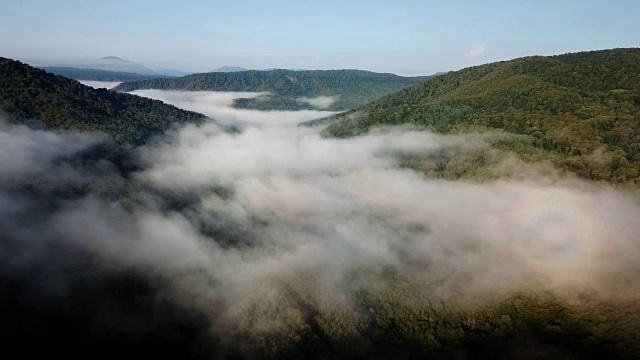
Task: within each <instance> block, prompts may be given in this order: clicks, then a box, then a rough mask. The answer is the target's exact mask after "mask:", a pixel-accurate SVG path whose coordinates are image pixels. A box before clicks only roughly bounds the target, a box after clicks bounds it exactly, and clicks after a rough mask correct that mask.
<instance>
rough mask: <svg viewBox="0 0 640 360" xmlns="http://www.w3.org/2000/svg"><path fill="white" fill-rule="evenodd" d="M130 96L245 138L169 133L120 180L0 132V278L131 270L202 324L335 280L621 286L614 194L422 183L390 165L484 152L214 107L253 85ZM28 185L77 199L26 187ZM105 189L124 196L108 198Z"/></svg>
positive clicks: (446, 285)
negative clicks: (335, 133) (207, 119)
mask: <svg viewBox="0 0 640 360" xmlns="http://www.w3.org/2000/svg"><path fill="white" fill-rule="evenodd" d="M134 93H135V94H138V95H142V96H149V97H153V98H156V99H162V100H164V101H166V102H168V103H170V104H174V105H176V106H178V107H181V108H184V109H188V110H195V111H199V112H202V113H205V114H206V115H208V116H211V117H212V118H215V119H218V120H222V121H225V122H234V123H241V124H243V125H244V128H243V131H242V132H241V133H236V134H231V133H226V132H224V131H222V130H221V129H220V128H218V127H217V126H216V125H215V124H214V123H207V124H204V125H202V126H186V127H184V128H182V129H180V130H178V131H175V132H173V133H170V134H168V135H167V136H166V137H164V138H162V139H156V141H154V142H153V143H151V144H150V145H147V146H144V147H142V148H140V149H138V150H136V151H135V153H136V154H137V156H139V159H138V161H139V162H140V164H141V166H140V168H139V169H138V170H137V171H134V172H133V173H131V174H128V175H126V176H125V175H122V174H121V173H119V172H117V171H114V170H113V169H112V167H110V166H109V165H108V164H107V163H103V162H101V163H99V164H97V165H95V166H91V167H89V166H87V165H83V164H82V163H78V162H75V163H74V162H71V161H66V160H65V159H66V158H68V157H69V156H70V154H74V153H77V152H78V151H79V149H83V148H87V147H89V146H90V145H91V144H92V143H95V142H97V141H100V139H96V138H93V137H92V136H89V135H76V134H73V133H66V132H46V131H43V130H32V129H28V128H26V127H23V126H13V125H7V124H3V125H2V127H0V130H1V132H0V183H2V185H0V189H1V191H0V203H1V204H2V207H1V209H0V215H1V220H0V228H2V229H3V233H4V235H3V238H4V239H5V240H4V241H5V244H10V245H6V246H4V247H2V253H1V254H0V264H2V265H0V266H1V267H2V271H3V273H5V274H8V273H10V274H12V275H11V276H12V277H13V278H15V279H21V278H25V279H33V278H34V277H37V278H38V279H41V281H40V280H39V282H38V283H37V284H35V283H31V285H30V286H33V287H38V286H42V284H43V283H45V284H47V285H46V286H47V287H46V288H47V289H49V290H47V291H53V292H55V293H56V294H57V293H59V292H62V293H64V292H65V291H67V290H66V289H69V288H70V285H69V282H70V281H72V279H71V278H72V276H71V275H69V274H68V273H67V272H66V271H67V270H65V269H69V268H74V266H75V268H80V269H83V271H84V272H85V274H91V272H95V273H100V274H104V273H105V272H106V273H108V272H110V271H111V272H118V271H124V270H130V271H134V272H136V273H138V274H141V276H144V277H148V278H149V279H154V281H155V282H154V283H159V284H160V285H158V286H159V287H160V289H161V294H162V297H163V298H168V299H171V301H173V302H177V303H179V304H181V305H183V306H185V307H187V308H193V309H197V310H198V311H202V312H203V313H205V314H207V316H208V317H209V320H210V321H211V322H212V323H213V324H215V326H218V327H219V326H228V327H233V326H234V324H235V325H237V323H238V322H239V321H241V320H240V319H244V317H245V316H247V314H249V313H250V312H251V311H254V310H255V309H256V308H258V309H260V308H262V309H264V308H266V307H269V306H271V305H269V304H271V303H273V302H277V301H281V300H278V299H282V294H283V293H286V292H289V291H291V290H290V286H291V284H298V285H299V286H298V285H296V286H298V287H296V290H295V291H297V292H299V293H300V296H301V297H302V298H303V299H314V298H316V299H322V300H318V301H320V302H323V301H326V302H329V303H332V302H333V303H339V304H349V303H350V299H351V298H352V295H353V289H352V288H351V287H350V286H351V285H348V283H349V281H351V280H349V281H348V279H353V276H354V274H364V275H362V276H363V279H365V280H362V281H363V282H362V283H359V284H358V285H357V286H358V287H360V288H365V289H366V288H371V289H373V288H376V287H379V286H382V285H381V283H378V282H377V281H378V280H377V279H378V277H377V274H382V273H383V272H385V271H388V270H389V269H392V270H393V271H394V272H395V273H397V274H399V275H398V276H400V277H402V278H403V279H405V280H406V281H409V282H412V283H415V284H416V286H418V287H421V288H423V289H428V290H429V292H430V293H431V294H433V296H442V297H447V296H450V295H455V296H462V297H465V296H468V297H473V296H474V295H475V294H492V293H503V292H506V291H511V290H521V289H544V290H549V291H553V292H557V293H558V294H569V293H572V292H589V293H595V294H612V293H613V292H614V291H615V292H616V294H623V293H625V292H626V293H628V294H631V292H634V291H636V290H637V285H638V276H639V275H638V274H640V263H639V262H638V258H639V257H638V256H639V255H640V246H639V245H640V242H639V236H640V235H639V234H640V222H639V221H638V219H639V218H640V206H639V203H638V199H637V197H636V196H635V195H634V194H631V193H629V192H626V191H622V190H616V189H614V188H611V187H609V186H605V185H592V184H589V183H587V182H584V181H580V180H575V179H564V180H563V179H559V180H558V179H556V180H554V181H552V182H549V181H545V179H543V178H540V181H537V180H536V178H535V177H534V178H531V179H530V180H527V181H515V180H503V181H495V182H489V183H473V182H450V181H442V180H436V179H430V178H426V177H425V176H424V174H422V173H420V172H416V171H413V170H408V169H403V168H400V167H399V166H398V161H397V159H396V157H397V155H399V154H412V153H428V152H434V151H448V150H453V149H459V148H474V149H480V150H482V149H486V148H487V145H486V144H485V143H483V141H482V138H481V137H479V136H471V135H469V136H442V135H434V134H431V133H428V132H421V131H414V130H410V129H391V130H384V131H378V132H375V133H374V134H371V135H368V136H363V137H357V138H353V139H341V140H339V139H328V138H322V137H321V136H320V135H319V134H318V133H319V129H317V128H308V127H299V126H297V124H298V123H299V122H301V121H305V120H310V119H313V118H316V117H321V116H324V115H327V114H330V113H326V112H320V111H298V112H275V111H274V112H261V111H253V110H237V109H233V108H231V107H230V105H231V103H232V101H233V99H234V98H235V97H238V96H241V97H249V96H257V94H255V93H254V94H229V93H211V92H175V91H159V90H143V91H136V92H134ZM16 156H19V161H18V160H17V159H16ZM17 163H19V165H17ZM49 178H51V179H53V180H47V179H49ZM38 181H41V182H46V183H47V184H50V183H52V185H47V186H49V187H52V188H55V184H57V183H61V182H69V183H72V184H76V185H73V186H77V187H78V188H80V189H86V187H87V186H88V187H89V188H90V189H91V191H89V192H88V193H87V194H86V195H82V196H76V197H73V198H59V197H57V196H58V195H57V193H55V192H47V191H46V190H43V191H40V192H39V191H31V190H29V191H28V190H25V189H32V188H33V186H40V185H42V183H41V182H38ZM34 182H35V183H36V185H33V184H34ZM78 184H79V185H78ZM92 184H96V185H92ZM32 185H33V186H32ZM30 186H31V187H30ZM42 186H44V185H42ZM82 186H84V187H82ZM46 188H47V187H45V189H46ZM105 188H106V189H116V188H117V189H123V188H124V189H127V190H126V191H124V195H122V196H121V199H120V200H115V199H113V198H111V197H105V196H102V195H101V194H103V193H105V191H106V190H104V189H105ZM109 191H111V190H109ZM106 192H108V191H106ZM167 199H169V200H167ZM168 204H169V205H168ZM51 249H53V250H51ZM72 264H75V265H72ZM34 274H35V275H34ZM85 276H89V275H85ZM157 279H160V280H157ZM301 279H305V280H304V282H306V283H305V284H303V285H300V284H301V281H302V280H301ZM25 281H26V280H25ZM30 281H31V280H30ZM150 281H151V280H150ZM380 281H382V280H380ZM287 284H288V285H287ZM51 289H54V290H51ZM345 306H348V305H345ZM252 309H254V310H252ZM292 311H293V310H292ZM296 314H297V313H296V312H295V311H293V312H290V313H289V315H288V316H289V317H292V318H295V317H296V316H298V317H300V316H302V315H301V314H297V315H296ZM272 320H273V321H274V322H275V321H276V320H275V319H272ZM263 325H264V324H263ZM265 326H266V325H265ZM283 327H285V326H284V325H282V326H276V325H275V324H271V325H269V326H268V328H269V329H276V328H277V329H282V328H283ZM263 330H264V328H262V329H261V331H263ZM256 331H258V330H256Z"/></svg>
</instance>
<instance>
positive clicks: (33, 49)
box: [0, 0, 640, 75]
mask: <svg viewBox="0 0 640 360" xmlns="http://www.w3.org/2000/svg"><path fill="white" fill-rule="evenodd" d="M638 13H640V3H638V2H636V1H633V0H619V1H610V2H601V1H593V0H587V1H575V0H568V1H536V2H527V3H520V2H519V3H513V2H510V1H504V0H492V1H487V2H483V3H482V4H480V3H478V2H472V1H462V0H456V1H446V2H445V1H429V2H426V1H413V0H412V1H403V2H401V3H400V2H396V1H361V0H359V1H351V2H339V1H323V2H313V3H307V2H296V1H290V0H286V1H277V2H261V1H235V2H231V3H229V2H210V1H203V0H194V1H190V2H188V3H186V4H185V3H178V2H175V1H168V0H162V1H155V2H153V3H148V2H143V1H121V0H116V1H111V2H108V3H105V2H100V1H95V0H90V1H74V0H69V1H59V2H41V1H35V0H23V1H20V2H16V1H0V33H2V34H3V35H4V36H2V37H0V55H2V56H6V57H11V58H15V59H19V60H23V61H29V60H60V59H74V58H78V59H80V58H81V59H90V58H93V59H95V58H99V57H104V56H118V57H121V58H123V59H127V60H132V61H135V62H138V63H141V64H144V65H145V66H149V67H152V68H154V69H156V70H158V69H167V68H176V69H180V70H184V71H195V72H204V71H210V70H212V69H215V68H218V67H220V66H225V65H230V66H242V67H246V68H254V69H264V68H303V69H341V68H350V69H353V68H357V69H363V70H370V71H377V72H391V73H396V74H400V75H426V74H431V73H434V72H437V71H449V70H455V69H459V68H463V67H466V66H470V65H476V64H481V63H488V62H493V61H499V60H507V59H511V58H515V57H521V56H528V55H552V54H561V53H566V52H574V51H585V50H595V49H605V48H616V47H637V46H639V45H640V44H639V43H640V41H638V40H639V39H638V36H637V34H638V33H639V32H640V23H638V22H637V19H636V14H638Z"/></svg>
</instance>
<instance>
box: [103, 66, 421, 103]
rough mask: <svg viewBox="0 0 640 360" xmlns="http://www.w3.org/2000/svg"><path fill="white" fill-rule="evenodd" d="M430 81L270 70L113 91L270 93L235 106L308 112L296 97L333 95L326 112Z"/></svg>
mask: <svg viewBox="0 0 640 360" xmlns="http://www.w3.org/2000/svg"><path fill="white" fill-rule="evenodd" d="M428 78H430V76H417V77H403V76H398V75H394V74H381V73H374V72H370V71H362V70H303V71H292V70H270V71H256V70H251V71H242V72H229V73H222V72H212V73H205V74H193V75H188V76H184V77H181V78H177V79H152V80H141V81H132V82H128V83H123V84H120V85H118V86H117V87H116V88H115V89H114V90H117V91H133V90H140V89H163V90H192V91H195V90H209V91H252V92H263V91H264V92H266V91H268V92H270V93H271V94H272V95H273V97H272V98H271V99H268V100H266V101H256V100H254V101H241V102H239V103H238V104H239V105H238V107H241V108H252V109H261V110H266V109H288V110H298V109H311V108H312V107H311V106H310V105H308V104H304V103H301V102H299V101H297V100H296V99H297V98H299V97H308V98H314V97H318V96H336V97H337V99H336V102H335V103H333V104H332V105H331V106H330V107H329V108H328V109H327V110H335V111H340V110H347V109H352V108H354V107H357V106H360V105H363V104H366V103H368V102H370V101H373V100H375V99H378V98H380V97H381V96H384V95H386V94H390V93H392V92H394V91H398V90H401V89H404V88H406V87H409V86H411V85H414V84H417V83H419V82H421V81H424V80H426V79H428Z"/></svg>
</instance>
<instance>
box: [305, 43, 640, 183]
mask: <svg viewBox="0 0 640 360" xmlns="http://www.w3.org/2000/svg"><path fill="white" fill-rule="evenodd" d="M316 123H332V124H331V125H330V126H328V127H327V128H326V129H325V130H324V133H325V135H328V136H336V137H349V136H355V135H360V134H364V133H366V132H368V131H369V130H371V129H372V128H374V127H378V126H396V125H411V126H416V127H419V128H426V129H429V130H432V131H435V132H437V133H443V134H451V133H469V132H480V133H483V134H484V135H485V138H486V139H487V141H488V142H490V143H491V144H492V145H493V146H494V148H497V149H499V150H503V151H512V152H515V153H516V154H517V156H518V157H519V158H520V159H522V160H525V161H529V162H541V161H551V162H552V163H553V164H554V165H556V166H557V167H560V168H562V169H564V170H566V171H568V172H570V173H574V174H576V175H577V176H579V177H583V178H588V179H594V180H604V181H608V182H613V183H639V182H640V49H637V48H634V49H614V50H602V51H591V52H580V53H571V54H564V55H558V56H549V57H542V56H533V57H525V58H520V59H515V60H511V61H504V62H497V63H492V64H486V65H480V66H475V67H470V68H466V69H463V70H460V71H455V72H450V73H447V74H446V75H442V76H438V77H435V78H433V79H429V80H428V81H425V82H423V83H421V84H418V85H415V86H413V87H410V88H407V89H404V90H402V91H400V92H397V93H394V94H391V95H388V96H386V97H384V98H382V99H379V100H377V101H375V102H373V103H370V104H367V105H365V106H362V107H360V108H358V109H356V110H353V111H350V112H346V113H342V114H339V115H336V116H334V117H332V118H328V119H323V120H321V121H318V122H316ZM451 160H455V161H453V162H452V161H451ZM454 163H455V164H456V165H455V167H450V168H447V167H448V166H450V165H453V164H454ZM433 164H434V159H415V158H414V159H407V165H408V166H410V167H414V168H419V169H422V170H424V171H425V172H427V173H429V172H431V173H432V175H434V176H443V177H447V178H475V179H478V178H486V177H488V178H492V177H496V176H497V175H495V174H492V170H491V168H492V167H495V166H496V165H497V164H495V163H494V162H492V161H487V158H486V157H485V156H484V155H482V154H475V155H473V156H467V157H466V158H463V159H460V158H458V159H450V158H449V159H444V160H443V159H437V161H436V165H433Z"/></svg>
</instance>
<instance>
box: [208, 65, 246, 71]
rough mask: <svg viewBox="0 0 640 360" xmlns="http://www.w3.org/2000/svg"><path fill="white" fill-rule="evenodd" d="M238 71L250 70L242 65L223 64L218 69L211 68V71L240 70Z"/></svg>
mask: <svg viewBox="0 0 640 360" xmlns="http://www.w3.org/2000/svg"><path fill="white" fill-rule="evenodd" d="M238 71H249V69H247V68H243V67H240V66H222V67H219V68H217V69H214V70H211V72H238Z"/></svg>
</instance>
